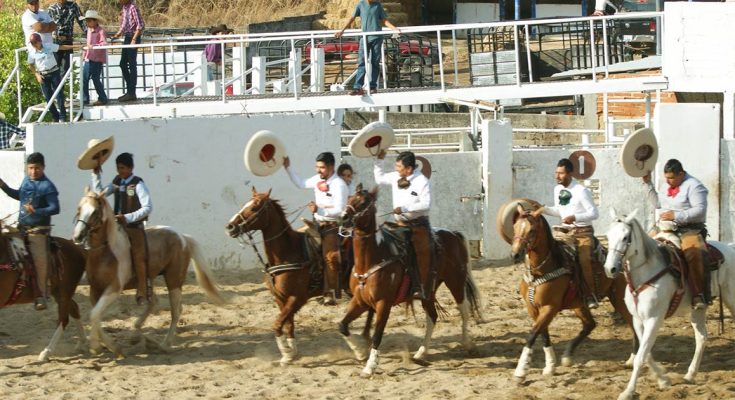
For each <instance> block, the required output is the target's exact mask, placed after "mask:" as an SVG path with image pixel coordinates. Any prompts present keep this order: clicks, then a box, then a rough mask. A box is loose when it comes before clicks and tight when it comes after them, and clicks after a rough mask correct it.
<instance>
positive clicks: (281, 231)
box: [225, 187, 368, 365]
mask: <svg viewBox="0 0 735 400" xmlns="http://www.w3.org/2000/svg"><path fill="white" fill-rule="evenodd" d="M270 194H271V191H270V190H269V191H268V192H267V193H258V192H257V191H256V190H255V188H254V187H253V198H252V199H251V200H250V201H248V202H247V203H245V205H244V206H243V207H242V209H240V211H238V212H237V214H235V215H234V216H233V217H232V218H231V219H230V221H229V222H228V223H227V226H226V227H225V229H226V230H227V234H228V235H229V236H230V237H232V238H240V237H241V236H242V235H249V233H250V232H253V231H261V232H262V233H263V247H264V248H265V255H266V259H267V265H266V266H265V273H266V274H265V284H266V286H267V287H268V289H269V290H270V292H271V293H272V294H273V297H274V298H275V300H276V304H278V309H279V314H278V317H277V318H276V321H275V323H274V324H273V330H274V333H275V335H276V344H277V345H278V350H279V351H280V352H281V360H280V362H281V364H282V365H286V364H289V363H291V362H292V361H293V360H294V359H295V358H296V356H297V349H296V338H295V337H294V326H295V325H294V316H295V315H296V313H297V312H298V311H299V310H300V309H301V307H302V306H303V305H304V304H306V302H307V301H308V300H309V299H310V298H312V297H315V296H318V295H321V294H322V293H323V291H322V288H323V287H322V285H323V281H324V280H323V278H322V276H321V274H322V273H323V268H322V261H321V250H320V249H319V248H318V247H317V246H315V245H311V244H310V242H309V238H308V237H307V235H306V234H305V233H303V232H297V231H295V230H293V229H292V228H291V224H290V223H289V222H288V220H287V219H286V214H285V213H284V211H283V207H282V206H281V205H280V204H279V203H278V200H275V199H273V198H271V197H270ZM251 244H252V243H251ZM252 245H253V246H255V245H254V244H252ZM256 251H257V249H256ZM258 257H260V254H258ZM261 261H262V260H261ZM284 328H285V329H286V335H285V337H284V335H283V330H284ZM366 329H368V327H367V326H366Z"/></svg>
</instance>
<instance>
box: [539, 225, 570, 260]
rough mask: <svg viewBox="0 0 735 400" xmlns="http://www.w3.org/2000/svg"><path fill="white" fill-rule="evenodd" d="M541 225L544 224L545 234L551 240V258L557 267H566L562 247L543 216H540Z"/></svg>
mask: <svg viewBox="0 0 735 400" xmlns="http://www.w3.org/2000/svg"><path fill="white" fill-rule="evenodd" d="M539 218H540V219H541V223H542V224H543V227H544V228H543V229H544V233H545V234H546V237H547V238H549V250H551V258H552V259H553V260H554V263H555V264H556V265H559V266H561V265H564V255H563V254H562V250H561V246H559V243H557V242H556V240H554V234H553V233H552V232H551V225H549V221H547V220H546V218H544V216H543V215H539Z"/></svg>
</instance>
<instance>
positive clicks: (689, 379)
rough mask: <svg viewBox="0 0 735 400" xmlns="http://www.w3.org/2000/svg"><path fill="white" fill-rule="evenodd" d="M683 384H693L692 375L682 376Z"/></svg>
mask: <svg viewBox="0 0 735 400" xmlns="http://www.w3.org/2000/svg"><path fill="white" fill-rule="evenodd" d="M684 382H686V383H694V374H686V375H684Z"/></svg>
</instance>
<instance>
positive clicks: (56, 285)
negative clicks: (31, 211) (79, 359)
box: [0, 232, 86, 362]
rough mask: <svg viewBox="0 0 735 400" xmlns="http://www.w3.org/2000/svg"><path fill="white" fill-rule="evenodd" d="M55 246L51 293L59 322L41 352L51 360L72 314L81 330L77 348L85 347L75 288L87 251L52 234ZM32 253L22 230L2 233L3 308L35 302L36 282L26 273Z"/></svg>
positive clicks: (42, 358) (0, 274)
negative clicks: (31, 281)
mask: <svg viewBox="0 0 735 400" xmlns="http://www.w3.org/2000/svg"><path fill="white" fill-rule="evenodd" d="M52 241H53V243H54V249H53V250H52V251H50V253H49V256H50V257H52V259H53V262H52V263H51V264H50V265H51V266H54V265H55V267H52V269H51V271H49V274H48V276H49V280H50V293H51V295H52V296H53V297H54V299H55V300H56V303H57V305H58V311H57V317H58V323H57V326H56V331H54V334H53V336H52V337H51V341H50V342H49V344H48V346H46V347H45V348H44V349H43V351H41V353H40V354H39V355H38V361H40V362H45V361H48V360H49V355H50V354H51V353H52V352H53V351H54V349H55V348H56V345H57V344H58V342H59V340H60V339H61V337H62V336H63V334H64V329H66V327H67V326H68V325H69V317H70V316H71V318H72V320H73V321H74V326H75V327H76V329H77V332H78V339H77V340H78V343H77V348H78V349H79V350H81V349H83V348H84V346H85V342H86V338H85V335H84V327H83V326H82V322H81V320H80V313H79V305H78V304H77V303H76V302H75V301H74V298H73V297H74V292H75V291H76V289H77V285H78V284H79V281H80V280H81V279H82V275H83V274H84V263H85V258H86V254H85V252H84V250H83V249H82V248H80V247H79V246H76V245H75V244H74V243H72V242H71V241H70V240H66V239H62V238H59V237H53V238H52ZM30 257H31V256H30V254H29V253H28V252H27V250H26V247H25V244H24V240H23V236H22V234H21V233H19V232H3V233H0V308H4V307H9V306H11V305H14V304H26V303H33V301H34V299H35V298H36V295H35V294H34V289H33V284H32V283H30V282H28V281H27V279H26V278H25V276H27V275H29V274H31V273H32V271H29V270H30V269H32V268H33V267H32V266H31V265H30Z"/></svg>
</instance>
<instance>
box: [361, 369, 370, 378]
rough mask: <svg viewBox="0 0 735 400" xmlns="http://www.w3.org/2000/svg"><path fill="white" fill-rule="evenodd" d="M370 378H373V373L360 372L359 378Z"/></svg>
mask: <svg viewBox="0 0 735 400" xmlns="http://www.w3.org/2000/svg"><path fill="white" fill-rule="evenodd" d="M372 376H373V371H368V370H362V372H360V378H365V379H368V378H372Z"/></svg>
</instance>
